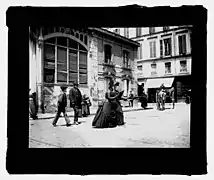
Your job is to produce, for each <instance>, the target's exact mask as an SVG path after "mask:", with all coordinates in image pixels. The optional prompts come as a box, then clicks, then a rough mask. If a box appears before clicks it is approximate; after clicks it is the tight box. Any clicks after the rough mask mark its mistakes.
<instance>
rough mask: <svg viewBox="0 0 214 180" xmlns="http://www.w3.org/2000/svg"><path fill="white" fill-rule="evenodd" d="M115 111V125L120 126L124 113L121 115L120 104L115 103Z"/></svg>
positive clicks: (122, 122) (122, 123)
mask: <svg viewBox="0 0 214 180" xmlns="http://www.w3.org/2000/svg"><path fill="white" fill-rule="evenodd" d="M115 113H116V121H117V125H119V126H121V125H124V124H125V123H124V115H123V110H122V107H121V105H120V104H118V105H117V108H116V109H115Z"/></svg>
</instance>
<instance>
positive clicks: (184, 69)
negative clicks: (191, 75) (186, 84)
mask: <svg viewBox="0 0 214 180" xmlns="http://www.w3.org/2000/svg"><path fill="white" fill-rule="evenodd" d="M180 72H187V62H186V61H180Z"/></svg>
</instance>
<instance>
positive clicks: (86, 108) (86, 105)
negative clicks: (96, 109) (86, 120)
mask: <svg viewBox="0 0 214 180" xmlns="http://www.w3.org/2000/svg"><path fill="white" fill-rule="evenodd" d="M90 106H91V101H90V99H89V97H88V96H86V94H84V95H83V97H82V115H83V117H87V116H88V115H90Z"/></svg>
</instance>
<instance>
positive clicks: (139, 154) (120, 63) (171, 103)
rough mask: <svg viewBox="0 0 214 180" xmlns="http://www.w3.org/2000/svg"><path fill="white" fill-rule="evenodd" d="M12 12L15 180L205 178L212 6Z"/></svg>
mask: <svg viewBox="0 0 214 180" xmlns="http://www.w3.org/2000/svg"><path fill="white" fill-rule="evenodd" d="M6 14H7V23H6V24H7V27H8V67H9V68H8V69H9V70H8V71H9V72H8V82H10V83H9V86H8V91H10V92H9V96H8V97H10V98H9V99H10V100H9V103H8V112H7V114H8V128H7V139H8V148H7V159H6V162H7V164H6V166H7V167H6V168H7V171H8V172H9V173H10V174H11V173H12V174H14V173H15V174H16V173H17V174H20V173H30V174H32V173H36V174H67V173H68V174H78V175H79V174H81V175H88V174H117V175H121V174H144V173H146V174H185V175H192V174H206V173H207V169H206V166H207V161H206V160H207V155H206V107H207V105H206V100H207V97H206V96H207V94H206V91H207V89H206V88H207V87H206V84H207V79H206V78H207V77H206V65H207V64H206V63H207V56H206V50H207V49H206V48H207V45H206V41H207V39H206V37H207V36H206V33H207V32H206V23H207V10H206V8H204V7H203V6H181V7H168V6H167V7H158V6H157V7H156V6H154V7H145V6H141V5H137V4H133V5H127V6H114V7H84V6H81V7H10V8H9V9H8V10H7V13H6ZM27 91H28V92H27ZM25 111H26V112H25ZM27 111H28V112H27ZM67 164H69V165H67ZM109 164H110V165H109ZM180 164H182V165H180ZM194 165H196V167H195V166H194Z"/></svg>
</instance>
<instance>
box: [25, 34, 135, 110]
mask: <svg viewBox="0 0 214 180" xmlns="http://www.w3.org/2000/svg"><path fill="white" fill-rule="evenodd" d="M41 32H42V31H41ZM61 34H62V33H61ZM62 35H63V34H62ZM45 37H46V36H43V34H42V33H41V34H40V38H41V42H40V44H39V43H38V41H37V43H36V45H35V46H33V45H34V44H33V42H32V41H31V40H30V41H29V54H30V58H29V60H30V67H29V69H30V88H31V89H35V91H36V92H37V96H38V104H39V106H41V105H43V106H44V107H45V112H53V111H56V108H57V100H58V95H59V94H60V91H61V89H60V84H59V83H56V84H49V85H48V84H45V83H43V78H44V74H43V63H44V46H43V43H44V41H42V40H43V39H44V38H45ZM105 44H109V45H111V46H112V61H113V63H114V64H115V69H116V79H115V80H117V81H119V82H122V81H121V76H122V75H123V72H121V70H122V68H121V67H122V65H123V57H122V56H123V54H122V50H124V49H126V50H128V51H129V52H130V57H131V60H132V62H131V67H133V66H134V63H136V54H137V49H135V51H134V52H133V47H131V46H128V45H124V44H123V43H122V44H121V43H118V42H117V41H115V39H112V40H110V39H108V38H103V37H102V36H97V35H96V34H90V35H89V34H88V43H87V46H88V58H87V67H88V68H87V77H88V83H87V85H79V89H80V91H81V93H82V94H86V95H88V96H89V98H90V99H91V102H92V106H93V107H97V105H98V100H100V99H104V98H105V92H106V90H107V88H108V86H107V85H106V79H105V78H104V77H103V75H102V72H103V67H104V66H103V63H104V45H105ZM134 60H135V62H134ZM133 69H134V68H133ZM135 79H137V77H135ZM122 83H123V82H122ZM122 83H121V86H122ZM130 84H131V83H130ZM65 86H67V87H68V88H67V96H68V95H69V91H70V89H71V88H72V85H70V84H69V85H65ZM133 87H134V85H133ZM130 88H131V85H130ZM68 99H69V98H68ZM70 110H71V108H70V102H69V101H68V111H70Z"/></svg>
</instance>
